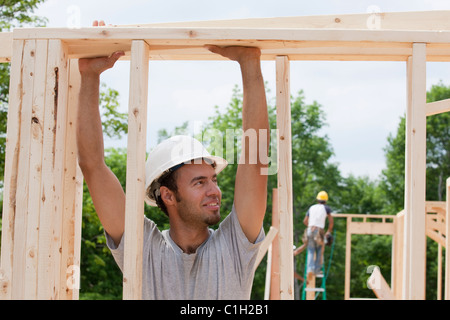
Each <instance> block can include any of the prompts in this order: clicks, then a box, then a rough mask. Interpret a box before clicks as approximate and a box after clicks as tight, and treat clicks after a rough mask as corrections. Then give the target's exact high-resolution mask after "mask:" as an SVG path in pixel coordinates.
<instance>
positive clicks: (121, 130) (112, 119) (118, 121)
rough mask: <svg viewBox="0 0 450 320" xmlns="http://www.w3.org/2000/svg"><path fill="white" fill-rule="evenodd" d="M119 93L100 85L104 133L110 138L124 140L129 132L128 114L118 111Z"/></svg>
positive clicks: (102, 84)
mask: <svg viewBox="0 0 450 320" xmlns="http://www.w3.org/2000/svg"><path fill="white" fill-rule="evenodd" d="M118 98H119V92H118V91H117V90H114V89H112V88H108V87H107V85H106V84H105V83H101V85H100V109H101V110H102V126H103V133H104V134H106V135H107V136H108V137H110V138H117V139H120V138H122V134H126V133H127V132H128V114H126V113H120V112H119V111H117V109H118V108H119V101H118Z"/></svg>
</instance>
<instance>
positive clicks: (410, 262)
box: [404, 43, 426, 300]
mask: <svg viewBox="0 0 450 320" xmlns="http://www.w3.org/2000/svg"><path fill="white" fill-rule="evenodd" d="M407 67H408V68H407V70H408V72H407V75H408V85H407V89H408V90H407V94H408V99H407V101H408V105H407V109H406V137H407V138H406V151H405V155H406V165H405V212H406V214H405V246H406V248H405V265H404V268H405V270H404V285H405V292H404V295H405V296H404V298H405V299H412V300H415V299H425V262H426V261H425V255H426V236H425V165H426V45H425V44H424V43H415V44H414V45H413V55H412V56H411V57H410V58H409V60H408V64H407ZM418 235H420V236H418Z"/></svg>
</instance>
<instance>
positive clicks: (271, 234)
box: [255, 226, 278, 270]
mask: <svg viewBox="0 0 450 320" xmlns="http://www.w3.org/2000/svg"><path fill="white" fill-rule="evenodd" d="M277 233H278V230H277V229H276V228H274V227H273V226H271V227H270V229H269V232H268V233H267V235H266V237H265V238H264V240H263V242H262V243H261V245H260V247H259V251H258V254H257V256H256V262H255V270H256V268H258V266H259V264H260V263H261V260H262V259H263V258H264V256H265V255H266V252H267V250H268V249H269V246H270V245H272V241H273V239H275V236H276V235H277Z"/></svg>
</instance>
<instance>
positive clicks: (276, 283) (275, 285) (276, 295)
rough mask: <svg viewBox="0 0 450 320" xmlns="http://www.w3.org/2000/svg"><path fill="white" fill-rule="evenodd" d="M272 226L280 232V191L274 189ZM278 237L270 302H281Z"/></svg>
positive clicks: (272, 259) (273, 249) (273, 245)
mask: <svg viewBox="0 0 450 320" xmlns="http://www.w3.org/2000/svg"><path fill="white" fill-rule="evenodd" d="M272 226H273V227H274V228H276V229H277V230H280V214H279V209H278V189H277V188H273V189H272ZM278 237H279V236H278V235H276V236H275V239H274V240H273V242H272V253H271V268H270V271H271V272H270V274H271V275H270V300H280V244H279V240H278V239H279V238H278Z"/></svg>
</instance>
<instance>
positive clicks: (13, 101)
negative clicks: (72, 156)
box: [0, 40, 25, 299]
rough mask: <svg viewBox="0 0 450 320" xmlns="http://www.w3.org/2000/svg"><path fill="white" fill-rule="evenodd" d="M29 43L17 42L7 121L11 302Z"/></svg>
mask: <svg viewBox="0 0 450 320" xmlns="http://www.w3.org/2000/svg"><path fill="white" fill-rule="evenodd" d="M24 44H25V42H24V41H23V40H14V41H13V55H14V57H16V58H15V59H14V60H13V61H12V63H11V71H10V74H11V76H10V93H9V110H8V122H7V132H6V135H7V138H8V139H7V140H6V155H5V175H4V181H5V186H4V191H3V211H2V250H1V261H0V262H1V270H0V271H1V272H0V284H1V292H0V298H1V299H11V288H12V272H13V251H14V225H15V211H16V190H17V169H18V160H19V148H20V135H19V131H20V114H21V109H22V76H21V73H22V71H21V68H22V59H23V54H22V53H23V49H24Z"/></svg>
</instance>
